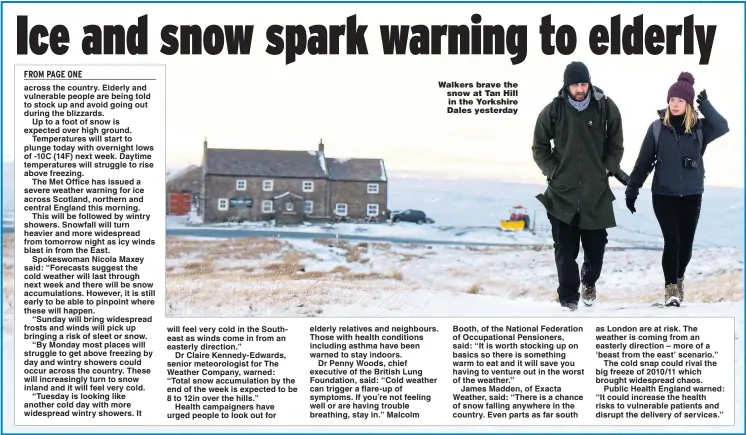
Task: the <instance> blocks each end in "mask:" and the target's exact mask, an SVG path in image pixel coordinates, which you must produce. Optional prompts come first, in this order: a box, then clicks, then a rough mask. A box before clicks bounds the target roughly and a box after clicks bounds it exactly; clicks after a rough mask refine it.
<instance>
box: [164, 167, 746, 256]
mask: <svg viewBox="0 0 746 435" xmlns="http://www.w3.org/2000/svg"><path fill="white" fill-rule="evenodd" d="M612 186H613V189H614V193H615V195H616V197H617V201H616V202H615V206H614V208H615V212H616V219H617V227H616V228H613V229H611V230H609V239H610V243H611V244H612V245H617V246H645V247H660V246H662V238H661V237H660V229H659V227H658V222H657V221H656V219H655V215H654V214H653V210H652V205H651V204H650V192H649V190H646V189H643V191H642V193H641V197H640V199H639V200H638V203H637V204H636V205H637V210H638V212H637V213H635V214H634V215H632V214H631V213H630V212H629V211H628V210H627V208H626V207H625V204H624V190H623V186H621V184H618V183H617V182H616V180H612ZM388 189H389V203H388V208H389V209H391V210H401V209H406V208H413V209H419V210H424V211H425V212H426V213H427V214H428V216H430V217H432V218H433V219H434V220H435V224H432V225H415V224H396V225H393V226H391V225H388V224H336V225H304V226H301V227H296V228H293V227H283V228H282V230H283V231H300V232H323V233H328V234H330V235H334V234H340V235H365V236H377V237H388V238H400V239H426V240H430V241H449V242H452V241H464V242H474V241H477V242H484V243H520V244H524V243H525V244H546V243H548V242H549V241H550V239H551V235H550V233H549V222H548V220H547V217H546V212H545V211H544V209H543V208H542V207H541V204H540V203H539V202H538V200H536V198H535V196H536V194H538V193H540V192H542V191H543V190H544V189H545V186H543V185H534V184H520V183H506V182H501V181H497V180H488V179H474V178H465V179H427V178H422V177H418V176H414V175H411V174H397V173H392V174H390V176H389V188H388ZM518 204H520V205H523V206H524V207H526V208H527V209H528V211H529V215H530V216H531V218H532V219H533V220H534V221H535V225H536V229H537V231H536V233H537V234H536V236H531V235H530V234H525V233H522V234H514V233H505V232H499V231H497V229H496V228H497V227H498V226H499V222H500V219H505V218H506V217H507V215H508V212H509V210H510V208H511V207H512V206H514V205H518ZM167 226H168V228H186V227H188V228H195V226H194V225H190V224H189V223H188V222H187V218H186V217H169V218H168V219H167ZM197 227H201V228H211V229H215V228H223V229H226V230H230V229H241V230H252V229H256V230H266V229H267V227H266V226H264V225H263V224H257V223H246V224H221V225H199V226H197ZM697 231H698V234H697V239H696V241H695V244H696V246H698V247H736V248H742V247H743V191H742V190H741V189H732V188H721V187H708V189H707V192H706V195H705V199H704V204H703V207H702V218H701V225H700V226H699V228H698V230H697Z"/></svg>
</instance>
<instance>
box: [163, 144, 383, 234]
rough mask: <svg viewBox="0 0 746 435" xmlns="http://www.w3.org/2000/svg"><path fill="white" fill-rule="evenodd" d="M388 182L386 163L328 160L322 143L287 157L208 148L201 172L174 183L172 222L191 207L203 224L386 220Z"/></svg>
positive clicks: (282, 153) (186, 172) (270, 152)
mask: <svg viewBox="0 0 746 435" xmlns="http://www.w3.org/2000/svg"><path fill="white" fill-rule="evenodd" d="M197 168H199V169H197ZM195 173H199V176H198V179H199V182H197V183H195V181H194V180H195V178H196V177H195ZM387 181H388V180H387V175H386V167H385V165H384V162H383V160H382V159H334V158H329V157H327V156H326V155H325V154H324V144H323V142H320V143H319V145H318V149H316V150H309V151H286V150H265V149H228V148H209V147H208V145H207V140H205V142H204V145H203V155H202V164H201V166H199V167H196V166H195V167H191V168H187V169H186V170H184V171H183V172H182V173H181V174H178V175H176V176H172V177H171V179H170V180H168V181H167V187H166V189H167V192H168V195H169V199H168V204H169V207H168V210H169V214H186V212H185V211H184V209H185V206H184V204H186V203H190V204H192V205H193V206H196V208H197V210H198V213H199V214H200V216H201V217H202V221H203V222H204V223H217V222H228V221H236V220H239V221H268V220H275V221H276V223H278V224H299V223H302V222H314V221H315V222H324V221H381V220H385V219H386V216H387V209H388V186H387Z"/></svg>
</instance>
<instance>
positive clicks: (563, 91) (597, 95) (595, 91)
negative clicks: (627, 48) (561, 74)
mask: <svg viewBox="0 0 746 435" xmlns="http://www.w3.org/2000/svg"><path fill="white" fill-rule="evenodd" d="M590 92H591V95H592V96H593V99H595V100H596V101H600V100H603V99H604V91H603V90H602V89H601V88H599V87H596V86H593V84H592V83H591V84H590ZM557 95H558V96H560V97H562V98H566V97H567V96H568V95H567V88H565V87H564V86H563V87H562V88H560V90H559V92H557ZM664 111H665V109H664Z"/></svg>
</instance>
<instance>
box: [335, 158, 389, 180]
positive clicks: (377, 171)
mask: <svg viewBox="0 0 746 435" xmlns="http://www.w3.org/2000/svg"><path fill="white" fill-rule="evenodd" d="M326 167H327V168H329V178H330V179H331V180H337V181H368V182H382V181H386V180H387V176H386V166H385V165H384V164H383V160H381V159H334V158H327V159H326Z"/></svg>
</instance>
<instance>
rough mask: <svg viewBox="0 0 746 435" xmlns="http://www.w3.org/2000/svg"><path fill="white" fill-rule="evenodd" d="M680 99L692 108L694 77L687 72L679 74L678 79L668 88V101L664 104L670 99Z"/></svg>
mask: <svg viewBox="0 0 746 435" xmlns="http://www.w3.org/2000/svg"><path fill="white" fill-rule="evenodd" d="M673 97H676V98H681V99H682V100H684V101H686V102H687V103H688V104H689V105H690V106H692V107H694V76H693V75H691V74H690V73H688V72H683V73H681V74H679V78H678V80H677V81H676V83H674V84H672V85H671V87H670V88H668V99H667V100H666V102H668V101H671V98H673Z"/></svg>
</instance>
